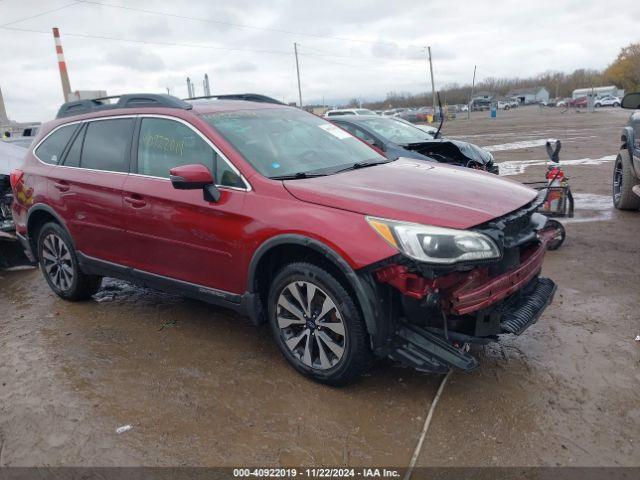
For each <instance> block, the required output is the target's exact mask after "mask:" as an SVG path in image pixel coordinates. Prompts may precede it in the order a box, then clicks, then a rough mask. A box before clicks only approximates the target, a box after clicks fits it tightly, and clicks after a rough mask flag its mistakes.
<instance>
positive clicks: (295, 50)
mask: <svg viewBox="0 0 640 480" xmlns="http://www.w3.org/2000/svg"><path fill="white" fill-rule="evenodd" d="M293 52H294V53H295V55H296V73H297V74H298V99H299V100H300V108H302V88H301V87H300V65H299V63H298V44H297V43H295V42H293Z"/></svg>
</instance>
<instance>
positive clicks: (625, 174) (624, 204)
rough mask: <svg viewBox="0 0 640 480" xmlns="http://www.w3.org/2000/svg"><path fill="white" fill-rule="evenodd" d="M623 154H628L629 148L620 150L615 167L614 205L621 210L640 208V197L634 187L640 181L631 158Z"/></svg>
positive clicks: (613, 183)
mask: <svg viewBox="0 0 640 480" xmlns="http://www.w3.org/2000/svg"><path fill="white" fill-rule="evenodd" d="M623 155H627V156H628V155H629V152H628V150H625V149H623V150H620V153H618V157H617V158H616V162H615V164H614V167H613V182H612V185H613V206H614V207H616V208H617V209H619V210H638V209H639V208H640V197H638V196H637V195H636V194H635V193H634V192H633V191H632V189H633V187H634V186H635V185H638V184H639V183H640V181H639V180H638V179H637V178H636V176H635V175H634V172H633V167H632V166H631V158H623Z"/></svg>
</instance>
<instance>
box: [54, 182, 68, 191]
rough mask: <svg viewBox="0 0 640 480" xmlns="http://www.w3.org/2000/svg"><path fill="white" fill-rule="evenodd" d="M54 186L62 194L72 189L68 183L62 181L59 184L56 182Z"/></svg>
mask: <svg viewBox="0 0 640 480" xmlns="http://www.w3.org/2000/svg"><path fill="white" fill-rule="evenodd" d="M53 186H54V187H56V188H57V189H58V190H60V191H61V192H67V191H69V189H70V188H71V187H70V186H69V184H68V183H67V182H65V181H64V180H61V181H59V182H54V183H53Z"/></svg>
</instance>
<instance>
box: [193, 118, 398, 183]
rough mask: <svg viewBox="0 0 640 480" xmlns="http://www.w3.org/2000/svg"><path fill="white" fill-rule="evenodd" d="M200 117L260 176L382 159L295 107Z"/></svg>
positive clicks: (323, 169)
mask: <svg viewBox="0 0 640 480" xmlns="http://www.w3.org/2000/svg"><path fill="white" fill-rule="evenodd" d="M202 118H203V119H204V120H205V121H206V122H207V123H209V124H210V125H211V126H213V127H214V128H215V129H216V130H217V131H219V132H220V133H221V134H222V135H223V136H224V137H225V139H226V140H227V141H228V142H229V143H231V144H232V145H233V146H234V147H235V148H236V150H238V151H239V152H240V153H241V154H242V156H243V157H244V158H245V159H246V160H247V162H249V163H250V164H251V165H252V166H253V168H255V169H256V170H257V171H258V172H260V173H261V174H262V175H264V176H265V177H270V178H274V177H282V176H287V175H295V174H329V173H335V172H337V171H338V170H341V169H344V168H345V167H348V166H349V165H353V164H355V163H368V162H383V161H385V160H386V159H385V157H383V156H381V155H379V154H378V153H377V152H376V151H375V150H373V149H372V148H371V147H369V146H368V145H366V144H365V143H363V142H361V141H360V140H358V139H357V138H355V137H353V136H352V135H351V134H350V133H348V132H345V131H344V130H342V129H341V128H339V127H337V126H335V125H333V124H332V123H329V122H327V121H326V120H323V119H321V118H319V117H316V116H315V115H311V114H310V113H306V112H302V111H300V110H297V109H295V108H265V109H257V110H240V111H235V112H218V113H212V114H206V115H203V116H202Z"/></svg>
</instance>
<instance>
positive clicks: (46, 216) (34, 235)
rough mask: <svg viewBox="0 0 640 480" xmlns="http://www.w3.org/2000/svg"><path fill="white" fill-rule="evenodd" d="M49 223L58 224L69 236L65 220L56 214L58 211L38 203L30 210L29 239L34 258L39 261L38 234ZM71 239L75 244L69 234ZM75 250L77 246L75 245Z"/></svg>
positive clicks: (28, 217)
mask: <svg viewBox="0 0 640 480" xmlns="http://www.w3.org/2000/svg"><path fill="white" fill-rule="evenodd" d="M49 222H55V223H58V224H59V225H60V226H61V227H62V228H64V229H65V230H66V232H67V234H69V229H68V228H67V226H66V224H65V222H64V220H62V218H61V217H60V215H58V214H57V213H56V211H55V210H54V209H53V208H51V207H50V206H49V205H45V204H42V203H37V204H35V205H33V206H32V207H31V208H30V209H29V213H28V214H27V239H28V241H29V247H30V248H31V253H32V254H33V256H34V258H35V259H36V260H38V232H39V231H40V228H41V227H42V226H43V225H44V224H46V223H49ZM69 238H70V239H71V242H72V244H73V238H72V237H71V235H70V234H69ZM74 248H75V245H74Z"/></svg>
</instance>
